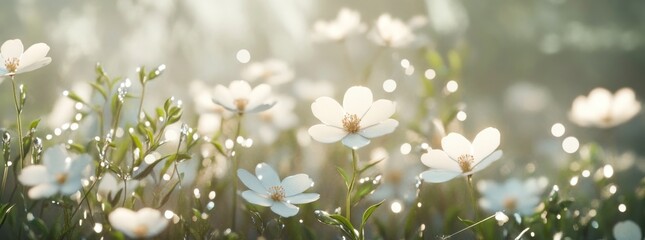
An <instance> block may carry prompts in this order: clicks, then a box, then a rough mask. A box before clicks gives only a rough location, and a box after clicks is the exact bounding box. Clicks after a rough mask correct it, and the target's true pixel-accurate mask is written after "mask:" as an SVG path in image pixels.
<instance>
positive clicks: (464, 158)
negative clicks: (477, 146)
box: [457, 154, 475, 173]
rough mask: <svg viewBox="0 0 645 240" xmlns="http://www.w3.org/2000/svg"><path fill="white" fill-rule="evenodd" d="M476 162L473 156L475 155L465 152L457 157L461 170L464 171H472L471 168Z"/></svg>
mask: <svg viewBox="0 0 645 240" xmlns="http://www.w3.org/2000/svg"><path fill="white" fill-rule="evenodd" d="M474 162H475V158H474V157H473V155H470V154H463V155H461V156H459V157H458V158H457V163H458V164H459V167H460V168H461V171H462V172H464V173H466V172H470V171H471V170H473V163H474Z"/></svg>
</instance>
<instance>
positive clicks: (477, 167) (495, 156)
mask: <svg viewBox="0 0 645 240" xmlns="http://www.w3.org/2000/svg"><path fill="white" fill-rule="evenodd" d="M502 154H503V152H502V150H497V151H495V152H493V153H491V154H490V155H488V156H487V157H486V158H484V160H481V161H479V163H477V164H476V165H475V167H474V168H473V170H472V171H471V172H473V173H475V172H479V171H481V170H482V169H484V168H486V167H488V165H490V164H491V163H493V162H495V161H497V160H498V159H500V158H501V157H502Z"/></svg>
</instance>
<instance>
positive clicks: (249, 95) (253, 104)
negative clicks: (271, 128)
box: [213, 80, 276, 114]
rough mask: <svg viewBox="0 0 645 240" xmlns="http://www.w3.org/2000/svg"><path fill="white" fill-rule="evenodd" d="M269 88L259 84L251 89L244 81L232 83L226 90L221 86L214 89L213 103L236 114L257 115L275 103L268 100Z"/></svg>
mask: <svg viewBox="0 0 645 240" xmlns="http://www.w3.org/2000/svg"><path fill="white" fill-rule="evenodd" d="M270 94H271V87H270V86H269V85H267V84H260V85H258V86H256V87H255V88H251V86H250V85H249V83H248V82H246V81H244V80H235V81H232V82H231V83H230V84H229V86H228V88H227V87H224V86H222V85H217V86H216V87H215V93H214V95H213V102H215V103H216V104H219V105H220V106H222V107H224V108H226V109H228V110H229V111H231V112H235V113H237V114H244V113H257V112H262V111H265V110H267V109H269V108H271V107H273V105H275V103H276V102H275V101H273V100H270V99H269V97H270Z"/></svg>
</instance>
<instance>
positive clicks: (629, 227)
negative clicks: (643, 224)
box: [613, 220, 643, 240]
mask: <svg viewBox="0 0 645 240" xmlns="http://www.w3.org/2000/svg"><path fill="white" fill-rule="evenodd" d="M613 232H614V237H615V238H616V240H642V239H643V233H642V232H641V228H640V227H639V226H638V224H636V223H635V222H634V221H632V220H627V221H622V222H618V223H616V225H614V229H613Z"/></svg>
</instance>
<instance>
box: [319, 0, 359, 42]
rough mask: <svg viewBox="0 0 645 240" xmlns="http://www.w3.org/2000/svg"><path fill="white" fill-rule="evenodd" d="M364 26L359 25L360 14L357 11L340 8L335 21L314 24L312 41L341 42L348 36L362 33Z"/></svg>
mask: <svg viewBox="0 0 645 240" xmlns="http://www.w3.org/2000/svg"><path fill="white" fill-rule="evenodd" d="M364 31H365V24H362V23H361V14H360V13H359V12H357V11H354V10H351V9H347V8H342V9H340V11H339V12H338V16H337V17H336V19H334V20H331V21H329V22H326V21H316V23H314V34H313V36H314V39H315V40H319V41H342V40H345V39H346V38H347V37H348V36H349V35H350V34H354V33H362V32H364Z"/></svg>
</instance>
